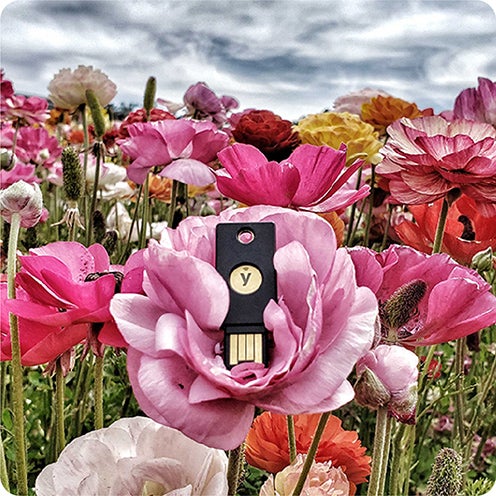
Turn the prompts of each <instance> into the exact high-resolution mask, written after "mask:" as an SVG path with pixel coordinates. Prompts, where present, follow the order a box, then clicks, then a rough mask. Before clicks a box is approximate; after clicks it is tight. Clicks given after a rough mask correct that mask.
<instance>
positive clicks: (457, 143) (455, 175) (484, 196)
mask: <svg viewBox="0 0 496 496" xmlns="http://www.w3.org/2000/svg"><path fill="white" fill-rule="evenodd" d="M387 132H388V134H389V140H388V142H387V144H386V146H385V147H384V148H383V149H382V151H381V153H382V154H383V155H384V160H383V161H382V163H381V164H379V165H378V166H377V173H378V174H381V175H382V176H384V177H385V178H387V179H389V189H390V191H391V195H392V199H393V201H395V202H398V203H406V204H408V205H420V204H423V203H430V202H433V201H435V200H437V199H439V198H443V197H445V196H446V195H447V193H448V192H450V191H452V190H461V191H462V193H465V194H466V195H467V196H470V197H472V198H473V199H474V200H475V202H476V203H477V206H478V208H479V210H480V212H481V214H482V215H484V216H487V217H490V216H492V215H495V214H496V129H494V127H492V126H491V125H490V124H486V123H482V122H475V121H469V120H464V119H457V120H454V121H452V122H448V121H446V120H445V119H443V118H442V117H440V116H430V117H419V118H417V119H412V120H411V119H407V118H402V119H400V120H399V121H396V122H394V123H393V124H391V125H390V126H389V127H388V128H387Z"/></svg>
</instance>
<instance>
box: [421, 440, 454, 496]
mask: <svg viewBox="0 0 496 496" xmlns="http://www.w3.org/2000/svg"><path fill="white" fill-rule="evenodd" d="M462 462H463V460H462V457H461V456H460V455H459V454H458V453H457V452H456V451H455V450H453V449H451V448H443V449H441V450H440V451H439V453H438V454H437V455H436V460H435V461H434V466H433V467H432V474H431V476H430V477H429V481H428V483H427V490H426V492H425V494H426V496H459V495H460V494H461V493H462V483H463V474H462Z"/></svg>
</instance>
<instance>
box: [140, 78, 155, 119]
mask: <svg viewBox="0 0 496 496" xmlns="http://www.w3.org/2000/svg"><path fill="white" fill-rule="evenodd" d="M156 93H157V80H156V79H155V78H154V77H153V76H150V77H149V78H148V81H147V82H146V88H145V96H144V98H143V108H144V109H145V111H146V116H147V118H148V117H149V116H150V111H151V110H152V108H153V107H154V106H155V95H156Z"/></svg>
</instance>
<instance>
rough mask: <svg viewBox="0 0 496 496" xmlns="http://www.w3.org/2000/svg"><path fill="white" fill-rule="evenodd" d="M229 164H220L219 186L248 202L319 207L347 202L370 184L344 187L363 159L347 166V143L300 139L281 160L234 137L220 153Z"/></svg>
mask: <svg viewBox="0 0 496 496" xmlns="http://www.w3.org/2000/svg"><path fill="white" fill-rule="evenodd" d="M218 157H219V161H220V162H221V164H222V165H223V166H224V167H225V170H222V169H221V170H218V171H217V172H216V174H217V187H218V189H219V191H220V192H221V193H222V194H224V195H226V196H228V197H229V198H232V199H234V200H238V201H240V202H242V203H244V204H246V205H256V204H262V205H275V206H280V207H293V208H300V209H305V210H311V211H315V212H330V211H333V210H337V209H340V208H344V207H346V206H348V205H351V204H352V203H354V202H356V201H358V200H360V199H362V198H364V197H365V196H367V195H368V193H369V186H367V185H363V186H362V187H361V188H360V189H359V190H352V191H346V192H345V191H344V190H342V189H341V188H342V187H343V186H344V185H345V183H346V181H347V180H348V179H349V178H350V176H351V175H352V174H353V173H354V172H355V171H356V170H357V169H358V168H359V167H360V165H361V164H362V162H361V161H357V162H355V163H354V164H353V165H351V166H350V167H348V168H345V165H346V147H344V146H342V147H341V148H340V149H339V150H334V149H333V148H330V147H328V146H315V145H301V146H299V147H298V148H296V150H294V151H293V152H292V153H291V155H290V156H289V157H288V158H287V159H286V160H283V161H282V162H274V161H270V162H269V161H268V160H267V158H266V157H265V155H264V154H263V153H262V152H261V151H260V150H258V149H257V148H255V147H254V146H252V145H246V144H241V143H235V144H234V145H232V146H230V147H228V148H225V149H224V150H222V151H220V152H219V154H218Z"/></svg>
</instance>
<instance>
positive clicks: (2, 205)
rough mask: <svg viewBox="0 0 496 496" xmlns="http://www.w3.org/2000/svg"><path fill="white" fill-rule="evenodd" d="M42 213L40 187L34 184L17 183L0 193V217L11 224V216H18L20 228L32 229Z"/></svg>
mask: <svg viewBox="0 0 496 496" xmlns="http://www.w3.org/2000/svg"><path fill="white" fill-rule="evenodd" d="M42 213H43V197H42V195H41V190H40V187H39V186H38V185H37V184H36V183H34V184H29V183H26V182H25V181H17V182H15V183H14V184H12V185H10V186H9V187H8V188H6V189H4V190H1V191H0V215H1V216H2V217H3V218H4V219H5V220H6V221H7V222H8V223H11V222H12V214H20V216H21V227H33V226H34V225H36V224H37V223H38V222H39V220H40V217H41V214H42Z"/></svg>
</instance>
